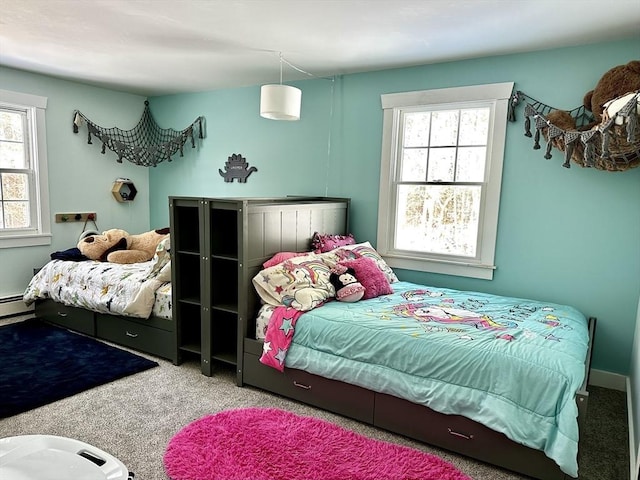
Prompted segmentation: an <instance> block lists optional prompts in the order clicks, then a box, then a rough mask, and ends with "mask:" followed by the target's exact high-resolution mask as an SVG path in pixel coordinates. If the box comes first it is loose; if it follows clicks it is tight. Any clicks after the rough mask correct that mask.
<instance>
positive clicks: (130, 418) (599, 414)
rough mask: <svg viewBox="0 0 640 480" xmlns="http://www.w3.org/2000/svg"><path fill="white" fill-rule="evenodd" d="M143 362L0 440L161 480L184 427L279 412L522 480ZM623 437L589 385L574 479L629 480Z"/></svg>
mask: <svg viewBox="0 0 640 480" xmlns="http://www.w3.org/2000/svg"><path fill="white" fill-rule="evenodd" d="M143 356H147V355H143ZM149 358H152V359H153V360H157V362H158V363H159V368H151V369H149V370H147V371H144V372H141V373H139V374H136V375H131V376H128V377H125V378H122V379H120V380H117V381H114V382H110V383H107V384H104V385H101V386H98V387H96V388H93V389H90V390H86V391H84V392H81V393H79V394H77V395H73V396H71V397H67V398H64V399H62V400H60V401H57V402H54V403H51V404H48V405H44V406H42V407H40V408H35V409H33V410H29V411H27V412H24V413H21V414H18V415H14V416H12V417H9V418H5V419H0V437H8V436H14V435H28V434H46V435H60V436H64V437H71V438H76V439H78V440H81V441H83V442H86V443H89V444H90V445H95V446H96V447H98V448H100V449H102V450H105V451H106V452H108V453H110V454H112V455H114V456H115V457H117V458H118V459H120V460H121V461H122V462H123V463H124V464H125V465H126V466H127V467H128V469H129V470H130V471H132V472H134V473H135V476H136V478H137V479H138V478H139V479H144V480H167V479H168V478H169V477H168V476H167V474H166V472H165V468H164V465H163V455H164V452H165V450H166V449H167V445H168V444H169V442H170V441H171V439H172V438H173V437H174V436H175V435H176V434H177V433H178V432H179V431H180V430H181V429H183V428H184V427H185V426H186V425H188V424H190V423H191V422H194V421H195V420H197V419H199V418H202V417H204V416H206V415H211V414H215V413H217V412H221V411H224V410H228V409H237V408H254V407H260V408H279V409H283V410H287V411H289V412H293V413H296V414H298V415H305V416H313V417H315V418H319V419H323V420H326V421H329V422H331V423H334V424H336V425H340V426H341V427H344V428H346V429H349V430H352V431H355V432H357V433H359V434H362V435H365V436H367V437H369V438H374V439H378V440H383V441H388V442H393V443H396V444H398V445H404V446H408V447H411V448H415V449H417V450H420V451H422V452H427V453H433V454H434V455H437V456H438V457H440V458H442V459H444V460H446V461H447V462H450V463H452V464H453V465H454V466H455V467H456V468H458V469H459V470H460V471H462V472H463V473H465V474H466V475H467V476H469V477H471V478H473V479H474V480H526V479H527V477H523V476H522V475H518V474H516V473H513V472H509V471H506V470H503V469H500V468H496V467H492V466H491V465H487V464H485V463H482V462H477V461H475V460H472V459H470V458H468V457H464V456H461V455H456V454H454V453H451V452H447V451H446V450H441V449H438V448H433V447H430V446H429V445H425V444H423V443H420V442H416V441H413V440H410V439H408V438H406V437H402V436H400V435H395V434H392V433H389V432H386V431H384V430H380V429H378V428H375V427H373V426H370V425H365V424H363V423H360V422H358V421H355V420H351V419H348V418H345V417H341V416H340V415H335V414H332V413H330V412H326V411H324V410H319V409H317V408H313V407H310V406H308V405H304V404H301V403H298V402H295V401H292V400H288V399H285V398H282V397H279V396H278V395H272V394H269V393H266V392H264V391H261V390H258V389H255V388H252V387H243V388H240V387H237V386H236V384H235V377H236V372H235V368H231V367H230V368H225V367H223V366H216V369H215V372H214V375H213V376H212V377H206V376H204V375H202V374H201V373H200V362H199V361H198V360H195V359H194V360H193V361H191V360H188V361H186V362H185V363H183V364H182V365H180V366H175V365H172V364H171V362H168V361H165V360H161V359H156V358H153V357H149ZM1 367H2V365H0V368H1ZM628 435H629V433H628V426H627V403H626V394H625V392H621V391H616V390H608V389H605V388H601V387H595V386H591V387H590V388H589V408H588V415H587V425H586V429H585V431H584V432H581V437H582V439H583V442H581V451H580V458H579V460H578V464H579V476H580V480H605V479H606V480H609V479H616V480H629V436H628ZM633 480H636V479H635V478H634V479H633Z"/></svg>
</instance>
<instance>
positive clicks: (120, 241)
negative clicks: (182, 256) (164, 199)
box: [78, 228, 169, 263]
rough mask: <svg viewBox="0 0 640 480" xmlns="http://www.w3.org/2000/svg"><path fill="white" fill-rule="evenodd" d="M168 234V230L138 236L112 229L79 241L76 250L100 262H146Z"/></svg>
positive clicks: (163, 229) (153, 231)
mask: <svg viewBox="0 0 640 480" xmlns="http://www.w3.org/2000/svg"><path fill="white" fill-rule="evenodd" d="M168 234H169V229H168V228H162V229H159V230H152V231H150V232H145V233H141V234H139V235H131V234H130V233H128V232H125V231H124V230H120V229H118V228H113V229H111V230H107V231H105V232H102V235H90V236H87V237H85V238H83V239H81V240H80V241H79V242H78V249H79V250H80V252H81V253H82V254H83V255H84V256H85V257H87V258H89V259H91V260H99V261H101V262H113V263H139V262H147V261H149V260H151V259H152V258H153V256H154V254H155V251H156V247H157V246H158V244H159V243H160V242H161V241H162V240H164V239H165V238H166V237H167V235H168Z"/></svg>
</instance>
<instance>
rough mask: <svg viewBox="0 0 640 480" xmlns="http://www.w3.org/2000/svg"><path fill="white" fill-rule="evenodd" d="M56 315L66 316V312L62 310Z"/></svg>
mask: <svg viewBox="0 0 640 480" xmlns="http://www.w3.org/2000/svg"><path fill="white" fill-rule="evenodd" d="M58 316H59V317H66V316H67V314H66V313H64V312H58Z"/></svg>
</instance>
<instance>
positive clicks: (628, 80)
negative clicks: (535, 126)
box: [542, 60, 640, 171]
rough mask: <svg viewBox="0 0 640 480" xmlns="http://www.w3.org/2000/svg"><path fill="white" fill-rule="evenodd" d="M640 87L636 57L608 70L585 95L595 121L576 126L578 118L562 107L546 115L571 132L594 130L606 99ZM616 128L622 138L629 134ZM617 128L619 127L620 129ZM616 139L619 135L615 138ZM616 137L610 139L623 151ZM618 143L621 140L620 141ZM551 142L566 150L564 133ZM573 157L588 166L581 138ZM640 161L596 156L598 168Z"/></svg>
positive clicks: (559, 148) (628, 166)
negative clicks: (610, 159) (620, 161)
mask: <svg viewBox="0 0 640 480" xmlns="http://www.w3.org/2000/svg"><path fill="white" fill-rule="evenodd" d="M639 90H640V60H633V61H631V62H629V63H627V64H625V65H618V66H616V67H613V68H612V69H610V70H608V71H607V72H606V73H605V74H604V75H603V76H602V77H601V78H600V80H599V81H598V83H597V84H596V87H595V88H594V89H593V90H591V91H589V92H587V93H586V94H585V96H584V99H583V103H584V107H585V108H586V109H587V110H590V111H591V113H593V117H594V121H593V122H591V123H589V124H587V125H583V126H577V125H576V119H575V118H573V117H572V116H571V114H569V112H565V111H562V110H554V111H552V112H550V113H549V114H548V115H547V116H546V118H547V120H548V121H549V122H550V123H551V124H553V126H555V127H557V128H559V129H561V130H564V131H565V132H572V131H581V132H584V131H588V130H593V129H594V128H595V127H597V126H599V125H600V124H601V123H602V121H603V120H604V119H603V113H604V112H605V109H606V106H605V105H606V104H607V102H610V101H612V100H614V99H616V98H619V97H622V96H623V95H625V94H627V93H630V92H636V91H639ZM614 129H615V130H616V132H615V133H617V134H619V135H618V136H620V138H623V137H626V130H625V131H624V132H623V131H622V127H619V126H616V127H614ZM617 130H620V131H619V132H618V131H617ZM542 133H543V134H544V136H545V138H547V135H548V132H547V129H546V128H545V129H543V132H542ZM616 138H617V137H616ZM615 141H616V139H615V138H614V139H612V140H610V142H611V147H617V148H618V150H621V149H622V147H624V145H622V146H621V145H617V144H616V143H615ZM618 143H619V142H618ZM552 145H553V146H554V147H556V148H557V149H558V150H560V151H563V152H564V151H565V148H566V146H565V138H564V137H563V136H560V137H556V138H554V139H553V140H552ZM571 159H572V160H573V161H574V162H576V163H577V164H579V165H580V166H586V165H585V159H584V145H583V144H582V143H581V142H580V141H578V142H576V143H575V148H574V150H573V152H572V155H571ZM639 162H640V159H638V158H636V159H632V160H630V161H629V163H627V164H617V163H616V162H614V161H607V160H605V159H603V158H601V157H598V158H596V159H595V165H594V166H595V167H596V168H598V169H602V170H611V171H616V170H621V169H624V168H630V167H634V166H637V165H638V163H639ZM565 166H568V163H565Z"/></svg>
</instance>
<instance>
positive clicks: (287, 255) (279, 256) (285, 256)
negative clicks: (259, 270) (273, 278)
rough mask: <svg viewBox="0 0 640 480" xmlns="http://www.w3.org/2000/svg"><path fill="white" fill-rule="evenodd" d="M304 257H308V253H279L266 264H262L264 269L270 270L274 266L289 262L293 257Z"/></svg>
mask: <svg viewBox="0 0 640 480" xmlns="http://www.w3.org/2000/svg"><path fill="white" fill-rule="evenodd" d="M302 255H307V253H298V252H278V253H276V254H275V255H274V256H273V257H271V258H270V259H269V260H267V261H266V262H264V263H263V264H262V267H263V268H269V267H273V266H274V265H277V264H279V263H282V262H284V261H285V260H289V259H290V258H293V257H300V256H302Z"/></svg>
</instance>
